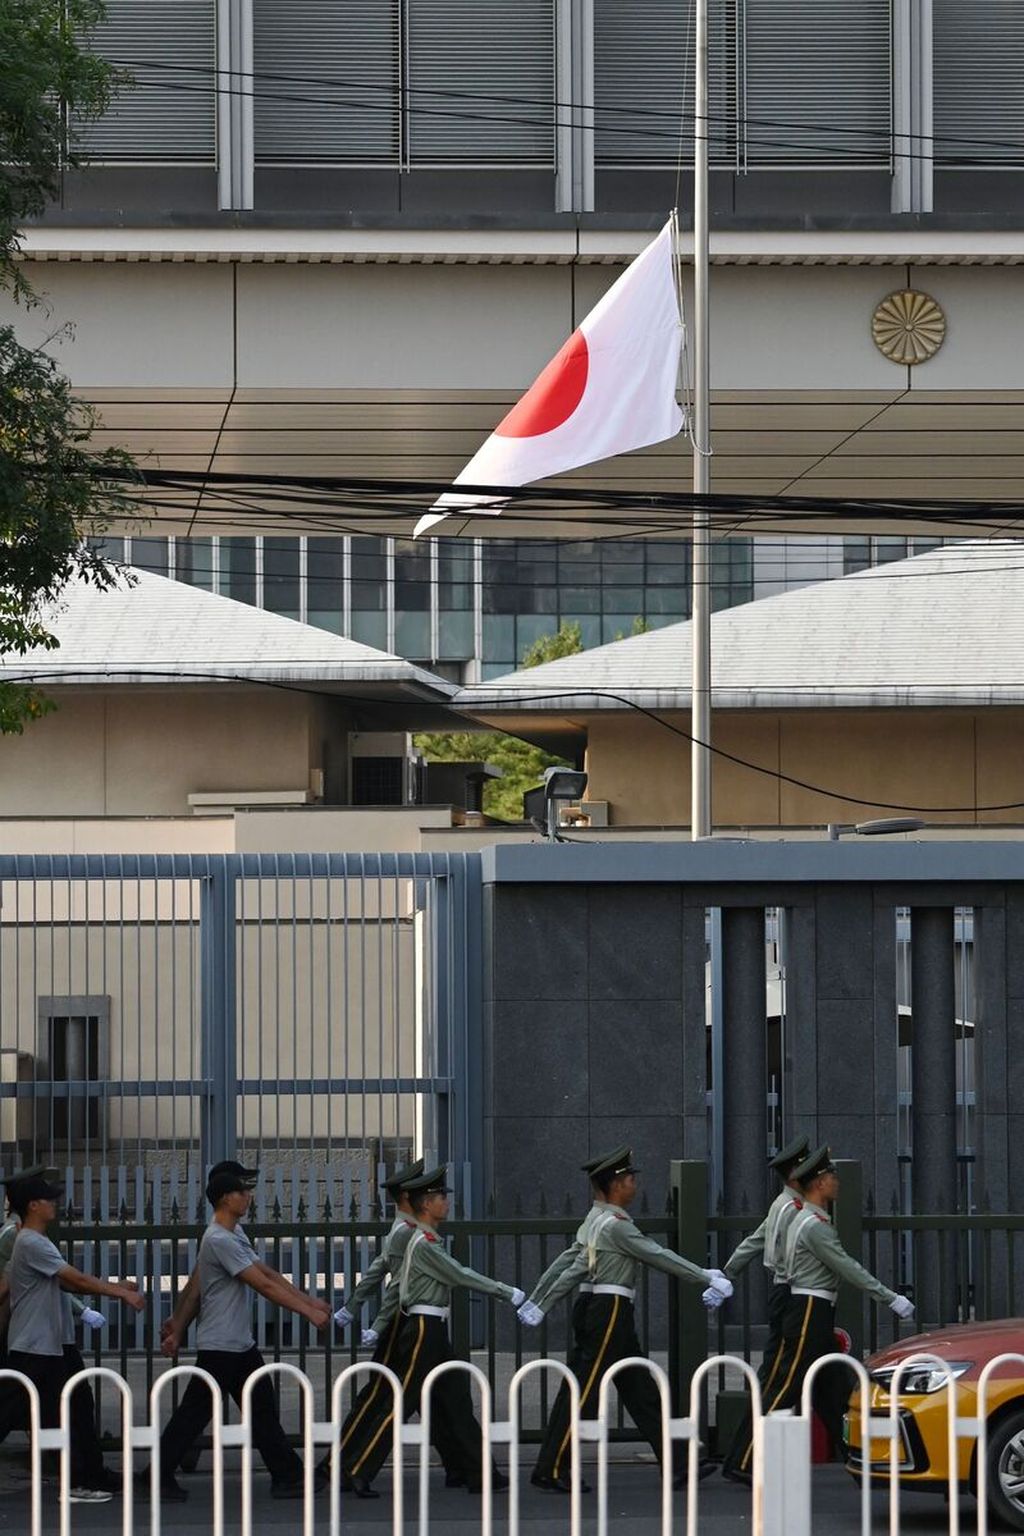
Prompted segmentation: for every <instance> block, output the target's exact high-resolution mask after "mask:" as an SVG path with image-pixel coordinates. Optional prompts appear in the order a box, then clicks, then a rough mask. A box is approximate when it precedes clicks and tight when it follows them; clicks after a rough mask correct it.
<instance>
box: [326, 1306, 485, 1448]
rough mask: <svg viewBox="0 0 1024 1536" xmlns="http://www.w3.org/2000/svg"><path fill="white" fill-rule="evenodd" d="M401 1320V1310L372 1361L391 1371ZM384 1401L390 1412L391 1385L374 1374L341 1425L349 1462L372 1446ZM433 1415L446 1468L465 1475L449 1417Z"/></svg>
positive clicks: (436, 1443)
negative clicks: (446, 1418)
mask: <svg viewBox="0 0 1024 1536" xmlns="http://www.w3.org/2000/svg"><path fill="white" fill-rule="evenodd" d="M401 1322H402V1315H401V1313H398V1315H397V1316H396V1317H394V1318H393V1319H392V1320H391V1322H390V1323H389V1324H388V1326H387V1327H386V1328H385V1329H384V1331H383V1332H382V1333H381V1336H380V1338H379V1339H378V1340H377V1343H376V1346H375V1348H374V1351H373V1354H372V1355H371V1356H370V1358H371V1360H374V1361H376V1363H377V1364H378V1365H386V1366H388V1367H390V1369H391V1370H394V1369H395V1365H394V1362H393V1361H392V1358H391V1351H392V1349H393V1347H394V1344H395V1342H396V1340H397V1337H398V1330H399V1328H400V1326H401ZM380 1404H383V1405H384V1409H383V1411H384V1412H385V1413H387V1412H388V1410H389V1409H390V1407H391V1388H390V1387H389V1385H388V1383H387V1382H386V1381H385V1380H384V1378H383V1377H382V1376H379V1375H377V1374H374V1375H373V1376H371V1377H370V1379H369V1380H368V1381H367V1382H365V1383H364V1385H363V1386H362V1387H361V1388H360V1390H359V1393H358V1395H357V1397H356V1400H355V1402H354V1403H353V1404H352V1407H351V1408H350V1409H349V1412H348V1414H347V1415H346V1418H345V1422H344V1424H343V1425H342V1426H341V1440H340V1445H341V1449H342V1452H343V1454H344V1456H345V1458H346V1462H345V1464H346V1465H347V1463H348V1461H349V1460H358V1459H359V1457H360V1456H361V1455H362V1453H363V1452H364V1451H365V1450H366V1448H367V1446H368V1445H369V1443H370V1440H371V1438H372V1436H373V1434H374V1433H376V1428H377V1424H378V1423H379V1417H375V1416H374V1407H375V1405H376V1406H377V1408H378V1410H379V1405H380ZM431 1418H433V1419H435V1421H436V1422H435V1424H434V1428H433V1429H432V1431H431V1434H432V1438H433V1441H434V1447H435V1449H436V1451H437V1454H438V1455H439V1456H440V1458H441V1462H442V1464H443V1466H444V1469H445V1471H446V1472H447V1473H449V1474H451V1475H454V1476H459V1477H465V1476H466V1469H465V1467H464V1466H463V1464H462V1461H461V1459H460V1456H459V1450H458V1446H457V1445H455V1444H454V1442H453V1441H452V1437H451V1435H450V1434H449V1432H448V1423H447V1420H445V1419H440V1420H437V1416H436V1415H435V1414H432V1415H431ZM328 1461H329V1457H325V1458H324V1464H326V1463H327V1462H328Z"/></svg>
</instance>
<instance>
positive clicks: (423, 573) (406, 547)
mask: <svg viewBox="0 0 1024 1536" xmlns="http://www.w3.org/2000/svg"><path fill="white" fill-rule="evenodd" d="M395 612H396V613H429V612H430V545H429V543H428V542H427V541H426V540H425V539H420V540H413V539H396V540H395ZM399 650H400V651H401V647H399ZM401 653H402V654H403V655H405V654H407V653H406V652H404V651H402V652H401ZM419 654H420V655H424V654H426V653H425V652H422V651H421V652H420V653H419Z"/></svg>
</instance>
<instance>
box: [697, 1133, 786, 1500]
mask: <svg viewBox="0 0 1024 1536" xmlns="http://www.w3.org/2000/svg"><path fill="white" fill-rule="evenodd" d="M810 1150H811V1147H810V1141H809V1139H808V1138H807V1137H806V1136H798V1137H797V1138H796V1139H795V1141H791V1142H790V1143H789V1145H788V1146H785V1147H783V1149H782V1151H781V1152H779V1153H778V1154H777V1155H776V1156H775V1157H773V1158H772V1160H771V1162H770V1163H769V1165H768V1166H769V1167H770V1168H774V1170H775V1172H776V1173H777V1174H778V1175H779V1178H780V1179H781V1180H782V1189H781V1190H780V1191H779V1193H778V1194H777V1195H776V1196H775V1199H774V1200H773V1201H772V1203H771V1205H770V1206H769V1208H768V1214H767V1216H766V1217H765V1218H764V1221H762V1223H761V1225H760V1226H759V1227H758V1228H757V1229H756V1231H754V1232H751V1233H750V1234H749V1236H747V1237H745V1238H744V1239H743V1241H742V1243H740V1245H739V1247H738V1248H736V1249H735V1251H734V1252H733V1253H732V1254H731V1255H730V1257H729V1262H728V1263H727V1264H726V1266H725V1273H726V1274H727V1275H728V1277H729V1279H730V1280H732V1281H733V1283H735V1281H736V1280H737V1278H738V1277H739V1275H741V1274H742V1273H743V1271H744V1270H745V1269H746V1267H747V1265H748V1264H749V1263H750V1262H751V1260H752V1259H756V1258H760V1260H761V1262H762V1263H763V1264H764V1267H765V1269H766V1270H767V1271H768V1278H769V1280H770V1281H771V1290H770V1291H769V1293H768V1337H767V1339H766V1340H765V1346H764V1354H763V1356H762V1357H761V1364H760V1367H759V1369H758V1372H757V1379H758V1382H759V1384H760V1387H761V1401H762V1402H764V1399H765V1397H766V1395H767V1394H768V1393H769V1392H770V1391H771V1389H772V1386H773V1385H774V1383H775V1379H776V1376H777V1375H778V1369H779V1361H780V1360H781V1359H782V1319H783V1317H784V1316H785V1312H786V1306H787V1304H788V1302H789V1285H788V1283H787V1281H786V1274H785V1270H784V1268H783V1253H784V1245H785V1239H786V1233H787V1231H788V1229H789V1224H790V1222H791V1221H792V1219H793V1217H794V1216H795V1215H796V1213H797V1211H798V1210H799V1209H800V1190H799V1188H798V1187H797V1186H796V1185H795V1184H791V1183H790V1182H789V1181H790V1178H791V1177H792V1174H793V1170H794V1168H796V1167H797V1166H798V1165H799V1164H800V1163H802V1162H803V1160H804V1158H805V1157H807V1155H808V1153H809V1152H810ZM704 1301H705V1304H706V1305H707V1306H708V1307H711V1308H714V1307H716V1306H719V1305H720V1301H719V1298H718V1296H717V1295H716V1294H715V1292H713V1291H711V1290H710V1289H709V1290H707V1291H705V1293H704ZM752 1443H753V1442H752V1438H751V1416H750V1411H749V1410H748V1411H747V1413H746V1415H745V1417H744V1420H743V1423H742V1424H741V1425H740V1427H739V1429H738V1430H737V1431H736V1434H735V1435H734V1436H733V1439H732V1444H731V1445H730V1447H729V1451H728V1454H727V1455H726V1458H725V1461H724V1462H723V1464H722V1473H723V1475H724V1476H725V1477H731V1476H732V1473H733V1472H734V1471H735V1470H736V1468H737V1467H739V1468H740V1469H741V1470H743V1471H748V1470H749V1463H750V1453H751V1446H752Z"/></svg>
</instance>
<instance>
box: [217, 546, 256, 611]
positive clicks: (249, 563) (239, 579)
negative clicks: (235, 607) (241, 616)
mask: <svg viewBox="0 0 1024 1536" xmlns="http://www.w3.org/2000/svg"><path fill="white" fill-rule="evenodd" d="M220 590H221V593H222V594H223V596H225V597H231V598H234V600H235V602H236V603H255V601H256V540H255V539H247V538H235V537H234V536H232V537H230V538H225V539H221V541H220Z"/></svg>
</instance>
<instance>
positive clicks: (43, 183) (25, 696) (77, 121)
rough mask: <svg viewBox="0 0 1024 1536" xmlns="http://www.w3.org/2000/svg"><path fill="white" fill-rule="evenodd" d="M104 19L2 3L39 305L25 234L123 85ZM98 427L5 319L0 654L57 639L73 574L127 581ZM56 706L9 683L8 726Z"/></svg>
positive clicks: (7, 111) (3, 208) (2, 281)
mask: <svg viewBox="0 0 1024 1536" xmlns="http://www.w3.org/2000/svg"><path fill="white" fill-rule="evenodd" d="M102 16H103V8H102V6H101V5H100V4H99V0H0V59H2V60H3V67H2V69H0V288H7V289H9V290H11V291H13V293H14V295H15V297H16V298H18V299H19V300H21V301H23V302H26V303H30V304H37V303H38V302H39V300H38V299H37V298H36V296H35V294H33V292H32V290H31V288H30V286H29V284H28V283H27V281H26V280H25V278H24V276H23V274H22V272H21V269H20V268H19V266H18V265H17V262H16V255H17V249H18V230H19V228H20V227H21V225H22V224H23V223H24V221H25V220H26V219H27V218H33V217H37V216H38V215H40V214H41V213H43V212H44V211H45V208H46V205H47V203H48V202H49V201H51V200H52V199H53V198H54V197H56V195H57V193H58V192H59V189H60V177H61V171H62V168H63V166H65V165H68V164H72V165H73V164H75V150H74V142H73V140H74V134H73V132H72V125H74V126H75V127H77V126H80V125H82V124H84V123H85V122H87V121H88V120H89V119H91V118H94V117H96V116H98V115H99V114H100V113H102V112H103V110H104V108H105V107H106V105H107V102H108V101H109V97H110V92H111V89H112V88H113V85H114V84H115V82H116V76H115V74H114V72H113V71H112V70H111V69H110V67H109V65H107V64H105V63H104V62H103V61H102V60H101V59H99V58H98V57H96V56H95V55H93V54H91V53H90V52H89V51H88V48H87V46H86V44H85V42H84V41H83V40H84V39H85V38H86V37H87V34H88V31H89V29H90V28H91V27H93V26H95V25H96V23H97V22H98V21H99V20H100V19H101V18H102ZM95 425H96V420H95V416H94V413H93V412H92V410H91V409H90V408H89V407H88V406H87V405H85V404H84V403H83V402H82V401H79V400H76V399H75V397H74V396H73V395H72V393H71V389H70V386H69V384H68V381H67V380H66V379H65V378H64V377H63V375H62V374H61V373H60V371H59V369H58V368H57V365H56V363H54V362H53V360H52V359H51V358H50V357H48V356H47V355H46V354H45V353H44V352H42V351H39V350H35V349H33V348H30V347H25V346H23V345H22V344H21V343H20V342H19V341H18V338H17V335H16V334H15V330H14V327H13V326H11V325H3V326H0V655H2V654H8V653H11V652H14V653H17V654H21V655H23V654H24V653H25V652H26V651H28V650H31V649H33V648H36V647H42V648H46V649H53V648H54V647H56V645H57V644H58V642H57V640H56V638H55V636H54V635H53V634H52V633H51V632H50V631H49V630H48V629H47V627H46V624H45V622H44V619H43V613H44V610H45V608H47V607H48V606H50V605H52V604H53V603H54V602H55V601H56V600H57V599H58V598H59V596H60V593H61V592H62V591H63V589H64V588H65V587H66V586H67V584H68V582H69V581H71V580H72V579H73V578H75V577H82V578H84V579H85V580H87V581H90V582H92V583H93V584H94V585H95V586H97V587H99V588H101V589H106V588H109V587H112V586H113V585H114V584H115V583H116V582H117V581H118V579H119V577H120V572H119V570H118V568H117V567H116V566H114V565H112V564H111V563H110V562H109V561H108V560H106V559H104V558H103V556H102V555H101V554H100V553H99V552H98V550H97V549H95V548H93V547H92V546H91V545H90V544H89V543H88V542H87V540H88V538H89V537H90V536H93V537H94V536H96V535H98V534H99V533H101V532H102V531H103V527H104V522H105V519H106V518H107V517H108V516H109V515H110V514H111V513H112V512H113V511H115V510H120V509H122V508H124V507H125V506H126V505H127V504H128V497H129V493H130V485H129V484H128V483H126V481H128V482H130V478H131V471H132V461H131V459H130V458H129V457H128V455H127V454H125V453H122V452H120V451H119V450H117V449H113V448H111V449H107V450H106V451H104V452H103V453H100V454H95V453H91V452H90V451H89V448H88V443H89V440H90V437H91V435H92V432H93V430H94V427H95ZM118 476H120V477H122V478H121V479H120V480H118V479H117V478H116V477H118ZM52 708H53V705H52V702H51V701H50V700H48V699H46V698H45V697H44V696H43V695H42V694H40V693H39V692H38V690H37V689H35V688H32V687H27V686H21V685H19V684H17V683H12V682H6V681H0V734H10V733H12V732H20V731H21V730H23V728H24V726H25V724H26V723H27V722H29V721H32V720H35V719H38V718H39V716H40V715H42V714H45V713H47V712H48V711H49V710H50V709H52Z"/></svg>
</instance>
